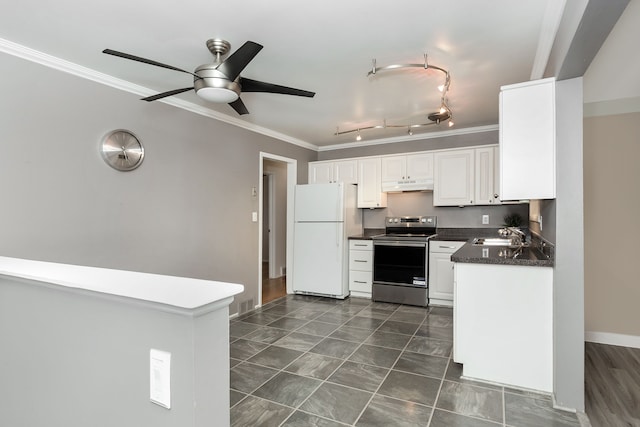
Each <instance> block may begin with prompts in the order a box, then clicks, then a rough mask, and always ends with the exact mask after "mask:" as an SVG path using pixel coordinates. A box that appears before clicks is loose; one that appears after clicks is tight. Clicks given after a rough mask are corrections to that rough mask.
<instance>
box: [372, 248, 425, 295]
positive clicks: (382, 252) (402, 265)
mask: <svg viewBox="0 0 640 427" xmlns="http://www.w3.org/2000/svg"><path fill="white" fill-rule="evenodd" d="M373 245H374V246H373V282H374V283H385V284H390V285H404V286H415V287H427V277H428V275H427V265H428V261H427V257H428V252H427V242H403V241H382V240H379V241H376V240H374V242H373Z"/></svg>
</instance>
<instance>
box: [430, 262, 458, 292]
mask: <svg viewBox="0 0 640 427" xmlns="http://www.w3.org/2000/svg"><path fill="white" fill-rule="evenodd" d="M429 299H437V300H443V301H451V302H453V262H451V253H444V252H432V253H430V254H429Z"/></svg>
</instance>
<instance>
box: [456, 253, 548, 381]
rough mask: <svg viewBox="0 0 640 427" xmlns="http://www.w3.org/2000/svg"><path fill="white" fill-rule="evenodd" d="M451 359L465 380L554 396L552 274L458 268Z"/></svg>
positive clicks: (485, 266)
mask: <svg viewBox="0 0 640 427" xmlns="http://www.w3.org/2000/svg"><path fill="white" fill-rule="evenodd" d="M454 301H455V304H454V311H453V315H454V348H453V359H454V361H455V362H457V363H462V364H463V375H464V376H465V377H468V378H473V379H478V380H481V381H487V382H493V383H500V384H504V385H511V386H514V387H517V388H524V389H531V390H539V391H543V392H552V391H553V269H552V268H550V267H528V266H514V265H495V264H473V263H456V264H455V267H454Z"/></svg>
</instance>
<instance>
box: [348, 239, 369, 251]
mask: <svg viewBox="0 0 640 427" xmlns="http://www.w3.org/2000/svg"><path fill="white" fill-rule="evenodd" d="M349 249H357V250H359V251H372V250H373V240H349Z"/></svg>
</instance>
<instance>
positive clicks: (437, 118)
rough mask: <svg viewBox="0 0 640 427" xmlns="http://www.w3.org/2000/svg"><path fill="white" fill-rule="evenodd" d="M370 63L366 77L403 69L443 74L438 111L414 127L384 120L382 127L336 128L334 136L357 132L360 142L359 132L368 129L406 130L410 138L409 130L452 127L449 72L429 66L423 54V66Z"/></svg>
mask: <svg viewBox="0 0 640 427" xmlns="http://www.w3.org/2000/svg"><path fill="white" fill-rule="evenodd" d="M372 63H373V67H372V69H371V71H369V72H368V73H367V77H369V76H372V75H375V74H376V73H379V72H381V71H389V70H399V69H405V68H423V69H424V70H429V69H431V70H437V71H440V72H441V73H443V74H444V76H445V80H444V83H443V84H441V85H439V86H438V90H439V91H440V92H441V93H442V95H441V97H440V110H439V111H437V112H433V113H429V114H427V119H429V120H430V122H427V123H422V124H416V125H406V124H398V125H387V123H386V120H385V121H384V124H383V125H382V126H380V125H376V126H367V127H360V128H356V129H350V130H344V131H340V129H339V128H336V133H335V134H334V135H336V136H338V135H344V134H346V133H352V132H357V136H356V141H360V140H362V135H361V134H360V131H363V130H369V129H386V128H408V132H407V133H408V134H409V135H410V136H411V135H413V131H412V130H411V128H420V127H425V126H429V125H434V124H435V125H439V124H440V123H441V122H443V121H448V122H449V127H452V126H453V121H452V119H451V118H452V117H453V113H452V112H451V108H449V105H448V103H447V92H448V91H449V86H450V85H451V75H450V74H449V71H447V70H445V69H444V68H440V67H437V66H435V65H430V64H429V63H428V61H427V54H426V53H425V54H424V64H399V65H387V66H386V67H376V60H375V59H373V61H372Z"/></svg>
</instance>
